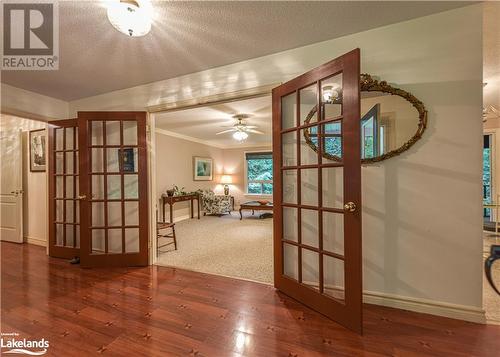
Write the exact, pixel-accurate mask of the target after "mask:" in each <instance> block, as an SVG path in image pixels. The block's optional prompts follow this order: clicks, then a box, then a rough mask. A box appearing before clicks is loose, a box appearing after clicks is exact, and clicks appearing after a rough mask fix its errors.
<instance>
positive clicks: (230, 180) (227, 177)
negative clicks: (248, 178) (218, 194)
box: [220, 175, 233, 196]
mask: <svg viewBox="0 0 500 357" xmlns="http://www.w3.org/2000/svg"><path fill="white" fill-rule="evenodd" d="M220 183H221V184H223V185H224V194H225V195H226V196H227V195H229V184H231V183H233V178H232V177H231V175H222V177H221V178H220Z"/></svg>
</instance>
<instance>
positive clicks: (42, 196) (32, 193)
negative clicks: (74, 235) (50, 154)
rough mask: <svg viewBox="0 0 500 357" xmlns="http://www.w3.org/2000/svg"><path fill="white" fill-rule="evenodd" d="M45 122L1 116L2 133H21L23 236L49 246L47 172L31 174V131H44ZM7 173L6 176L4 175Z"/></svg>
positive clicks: (25, 239) (26, 239) (35, 242)
mask: <svg viewBox="0 0 500 357" xmlns="http://www.w3.org/2000/svg"><path fill="white" fill-rule="evenodd" d="M45 127H46V123H44V122H41V121H36V120H30V119H25V118H20V117H16V116H12V115H4V114H2V115H1V130H2V131H4V130H5V131H7V130H22V132H23V133H22V151H23V152H22V158H23V163H22V166H23V191H24V194H23V236H24V241H25V242H29V243H33V244H39V245H46V243H47V221H48V212H47V173H46V172H30V166H29V165H30V161H29V160H30V156H29V139H28V138H29V131H30V130H36V129H42V128H45ZM2 174H4V173H2Z"/></svg>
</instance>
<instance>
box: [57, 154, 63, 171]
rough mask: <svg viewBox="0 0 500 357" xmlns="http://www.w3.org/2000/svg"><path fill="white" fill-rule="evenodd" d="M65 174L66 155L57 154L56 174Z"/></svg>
mask: <svg viewBox="0 0 500 357" xmlns="http://www.w3.org/2000/svg"><path fill="white" fill-rule="evenodd" d="M63 173H64V153H63V152H56V174H63Z"/></svg>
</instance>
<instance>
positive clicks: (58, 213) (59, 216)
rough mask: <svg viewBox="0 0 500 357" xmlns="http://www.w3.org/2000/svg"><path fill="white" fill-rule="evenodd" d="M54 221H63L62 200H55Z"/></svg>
mask: <svg viewBox="0 0 500 357" xmlns="http://www.w3.org/2000/svg"><path fill="white" fill-rule="evenodd" d="M56 222H64V201H63V200H56Z"/></svg>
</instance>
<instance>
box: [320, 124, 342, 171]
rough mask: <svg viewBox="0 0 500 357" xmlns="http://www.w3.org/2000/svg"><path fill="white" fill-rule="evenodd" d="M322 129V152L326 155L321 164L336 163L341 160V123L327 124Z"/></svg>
mask: <svg viewBox="0 0 500 357" xmlns="http://www.w3.org/2000/svg"><path fill="white" fill-rule="evenodd" d="M322 127H323V151H324V153H325V154H327V156H326V157H325V158H324V159H323V162H325V163H327V162H338V161H339V159H340V158H342V137H341V134H342V121H336V122H332V123H328V124H325V125H323V126H322ZM335 159H337V160H335Z"/></svg>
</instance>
